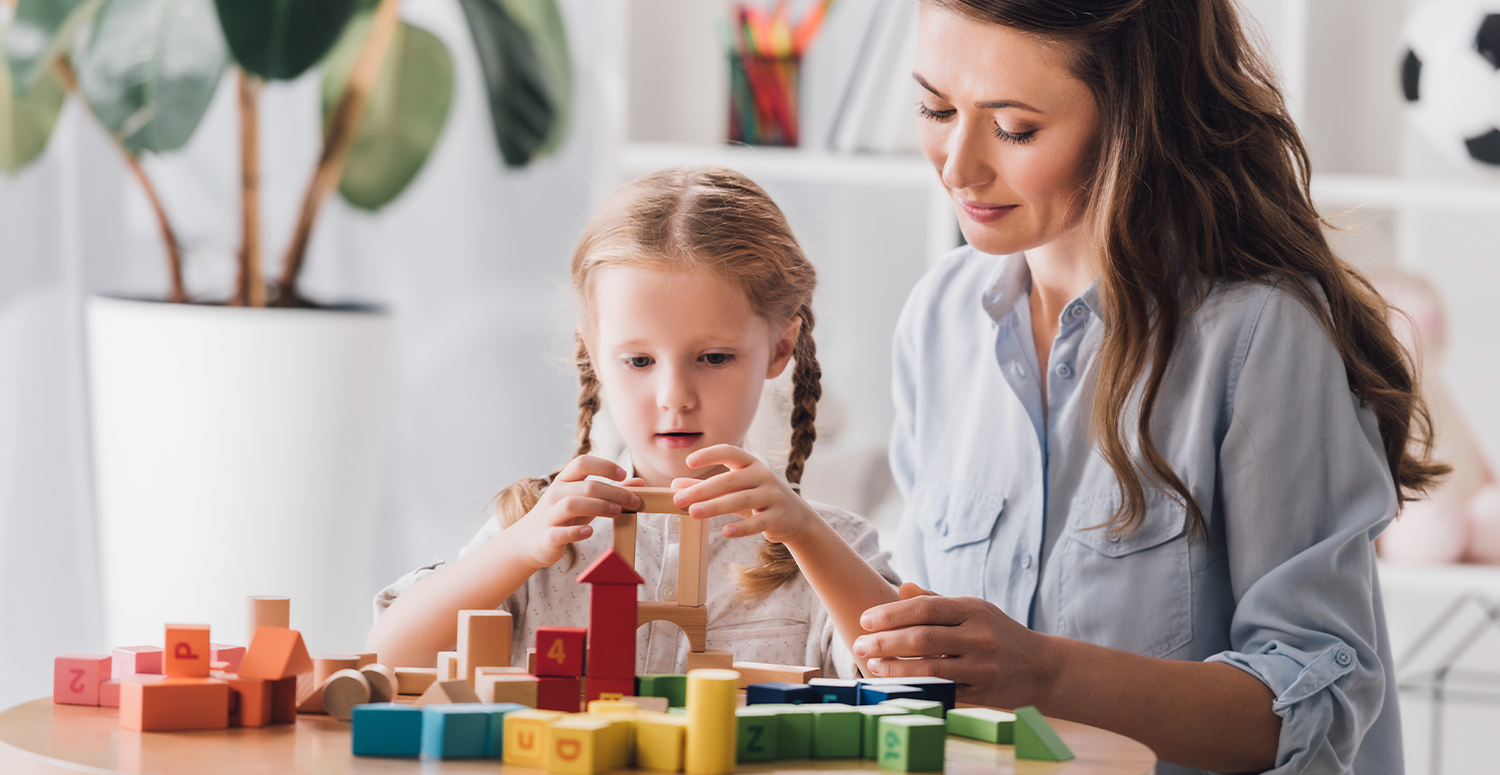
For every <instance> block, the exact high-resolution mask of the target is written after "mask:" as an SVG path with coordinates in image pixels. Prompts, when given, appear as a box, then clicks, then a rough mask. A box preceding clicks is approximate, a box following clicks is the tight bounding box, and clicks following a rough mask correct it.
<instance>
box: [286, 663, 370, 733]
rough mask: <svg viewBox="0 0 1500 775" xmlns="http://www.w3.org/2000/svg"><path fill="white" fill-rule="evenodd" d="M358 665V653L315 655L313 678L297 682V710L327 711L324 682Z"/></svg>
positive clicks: (354, 668) (299, 711) (301, 711)
mask: <svg viewBox="0 0 1500 775" xmlns="http://www.w3.org/2000/svg"><path fill="white" fill-rule="evenodd" d="M358 667H359V655H358V654H320V655H318V656H316V657H313V670H312V678H311V679H310V680H305V681H301V682H299V683H298V684H297V712H298V713H325V712H326V711H325V710H324V709H323V684H324V683H326V682H327V681H328V679H329V677H330V676H332V675H333V674H334V673H337V672H338V671H340V670H356V669H358ZM346 720H347V719H346Z"/></svg>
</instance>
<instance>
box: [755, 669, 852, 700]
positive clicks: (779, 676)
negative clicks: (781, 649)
mask: <svg viewBox="0 0 1500 775" xmlns="http://www.w3.org/2000/svg"><path fill="white" fill-rule="evenodd" d="M733 670H734V671H735V672H736V673H739V674H740V688H741V689H744V688H745V687H747V686H749V685H750V684H763V683H776V682H780V683H792V684H805V683H807V682H808V681H811V680H812V679H814V678H820V677H822V675H823V668H821V667H800V666H797V665H772V664H768V663H765V662H735V663H734V667H733ZM849 704H851V705H853V704H854V703H849Z"/></svg>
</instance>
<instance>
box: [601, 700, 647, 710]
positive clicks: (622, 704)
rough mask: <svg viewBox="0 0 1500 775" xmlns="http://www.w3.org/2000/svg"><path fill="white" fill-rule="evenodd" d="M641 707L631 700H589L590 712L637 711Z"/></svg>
mask: <svg viewBox="0 0 1500 775" xmlns="http://www.w3.org/2000/svg"><path fill="white" fill-rule="evenodd" d="M640 709H641V706H639V705H637V704H635V703H633V702H631V701H630V700H589V712H590V713H635V712H636V711H638V710H640Z"/></svg>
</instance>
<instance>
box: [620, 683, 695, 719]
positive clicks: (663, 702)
mask: <svg viewBox="0 0 1500 775" xmlns="http://www.w3.org/2000/svg"><path fill="white" fill-rule="evenodd" d="M684 688H685V687H684ZM620 700H621V701H622V702H628V703H631V704H633V705H635V706H636V709H637V710H639V711H642V712H645V713H666V712H667V708H668V707H669V706H668V705H667V698H666V697H641V696H639V695H636V696H631V695H628V694H627V695H625V696H624V697H621V698H620Z"/></svg>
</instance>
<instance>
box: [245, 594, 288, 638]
mask: <svg viewBox="0 0 1500 775" xmlns="http://www.w3.org/2000/svg"><path fill="white" fill-rule="evenodd" d="M245 602H246V603H248V604H249V607H250V632H249V637H250V638H252V639H253V638H254V637H255V628H257V627H280V628H281V629H283V630H287V629H291V626H292V599H291V598H289V597H275V596H271V595H253V596H251V597H247V598H245Z"/></svg>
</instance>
